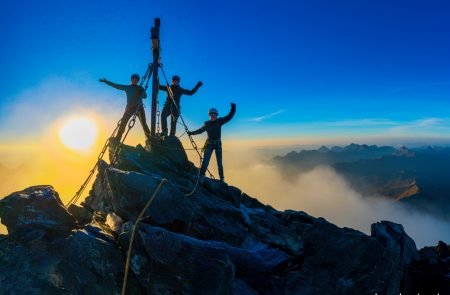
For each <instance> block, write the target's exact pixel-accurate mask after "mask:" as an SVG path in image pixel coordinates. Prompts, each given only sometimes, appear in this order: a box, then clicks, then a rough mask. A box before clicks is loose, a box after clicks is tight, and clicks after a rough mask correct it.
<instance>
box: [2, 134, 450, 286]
mask: <svg viewBox="0 0 450 295" xmlns="http://www.w3.org/2000/svg"><path fill="white" fill-rule="evenodd" d="M181 147H182V146H181V143H180V142H179V141H178V139H176V138H170V137H169V138H167V139H166V140H165V141H164V142H161V144H160V146H154V147H152V149H151V150H150V149H148V148H144V147H141V146H137V147H135V148H134V147H130V146H124V147H123V148H122V151H121V154H120V156H119V161H118V164H117V165H116V166H115V167H112V166H110V165H108V164H107V163H106V162H101V163H100V164H99V173H98V175H97V178H96V180H95V182H94V184H93V186H92V189H91V191H90V195H89V196H88V197H87V198H86V200H85V201H84V203H83V206H82V207H78V206H71V207H70V208H69V211H67V210H66V209H65V208H64V207H63V206H62V204H61V201H60V200H59V197H58V195H57V193H56V192H55V191H54V190H53V189H52V188H51V187H50V186H35V187H31V188H28V189H26V190H24V191H21V192H17V193H13V194H11V195H10V196H8V197H6V198H4V199H3V200H1V201H0V217H1V218H2V223H3V224H5V225H6V226H7V227H8V230H9V235H7V236H2V237H0V290H2V291H4V292H6V294H9V293H11V294H16V293H31V294H42V293H45V294H119V293H120V291H121V286H122V282H123V276H124V265H125V260H126V255H127V251H128V250H130V249H128V247H129V242H130V238H131V231H132V228H133V226H134V223H135V222H136V219H137V217H138V215H139V213H140V212H141V210H142V209H143V207H144V206H145V204H146V203H147V201H148V200H149V198H150V197H151V195H152V194H153V192H154V191H155V189H156V187H157V186H158V184H159V182H160V181H161V179H162V178H167V179H168V180H169V181H168V183H167V184H166V185H164V186H163V188H162V189H161V191H160V193H159V194H158V195H157V196H156V198H155V199H154V201H153V202H152V204H151V206H150V208H149V209H148V210H147V212H146V213H145V218H144V219H143V220H142V221H141V223H140V224H139V226H138V227H137V231H136V235H135V239H134V246H133V248H132V249H131V254H132V256H131V257H132V259H131V263H130V274H129V278H128V288H127V293H128V294H376V293H378V294H399V293H400V292H401V291H403V290H408V292H414V291H415V290H419V288H422V289H420V290H422V291H421V292H425V291H423V290H427V289H426V287H423V286H427V285H426V283H425V282H429V281H430V280H429V278H426V277H425V276H426V275H429V272H420V271H418V270H422V269H424V268H421V267H422V266H424V265H425V264H426V263H429V264H427V265H428V266H426V267H429V268H431V269H432V268H433V265H434V264H432V263H434V262H435V261H441V260H442V259H444V260H445V259H447V258H445V257H447V256H445V255H447V254H442V255H444V256H442V255H441V256H442V257H444V258H436V257H440V256H439V255H440V254H436V253H438V252H436V253H435V252H433V251H434V250H432V251H429V250H423V251H424V253H431V254H427V255H425V254H422V253H420V255H419V253H418V252H417V250H416V247H415V244H414V241H412V239H411V238H409V237H408V236H407V234H406V233H405V232H404V230H403V227H402V226H401V225H398V224H394V223H391V222H385V221H383V222H381V223H377V224H374V225H373V226H372V235H371V236H367V235H365V234H363V233H361V232H358V231H356V230H353V229H349V228H339V227H337V226H335V225H333V224H331V223H329V222H327V221H326V220H325V219H323V218H315V217H312V216H310V215H308V214H307V213H305V212H297V211H292V210H286V211H283V212H280V211H277V210H275V209H273V208H272V207H270V206H267V205H264V204H261V203H260V202H259V201H258V200H256V199H254V198H252V197H250V196H248V195H246V194H244V193H242V192H241V191H240V190H239V189H238V188H236V187H233V186H229V185H227V184H224V183H221V182H219V181H216V180H206V181H205V182H204V183H202V184H200V185H199V186H198V188H197V190H196V192H195V194H193V195H192V196H190V197H186V196H185V194H186V193H187V192H190V191H191V190H192V189H193V187H194V185H195V182H196V175H197V174H196V173H197V170H196V168H195V166H194V165H193V164H192V163H190V162H189V161H188V160H187V157H186V154H185V153H184V151H183V150H182V149H181ZM113 148H115V147H113ZM69 212H70V213H69ZM107 216H108V222H107V221H106V219H107ZM111 216H113V217H114V218H112V217H111ZM113 221H114V222H113ZM119 221H120V222H119ZM122 222H123V224H122ZM107 224H109V225H111V227H112V229H113V230H112V229H111V228H109V227H108V225H107ZM120 224H122V226H121V228H120ZM440 249H444V247H443V246H442V245H441V247H440ZM421 251H422V250H421ZM444 252H445V251H444V250H440V252H439V253H444ZM445 253H447V252H445ZM433 259H434V260H433ZM439 259H441V260H439ZM442 263H444V262H442ZM424 267H425V266H424ZM445 275H446V273H445V272H443V271H442V272H439V273H438V274H436V276H437V277H436V278H437V279H442V281H443V282H444V283H442V284H441V285H439V286H441V288H445V286H446V285H445V282H446V281H445ZM417 276H418V278H417ZM420 279H423V280H422V281H423V282H424V283H423V284H420V285H419V284H414V283H416V282H419V281H420ZM447 282H448V279H447ZM424 288H425V289H424ZM433 290H434V289H433ZM442 290H446V289H442Z"/></svg>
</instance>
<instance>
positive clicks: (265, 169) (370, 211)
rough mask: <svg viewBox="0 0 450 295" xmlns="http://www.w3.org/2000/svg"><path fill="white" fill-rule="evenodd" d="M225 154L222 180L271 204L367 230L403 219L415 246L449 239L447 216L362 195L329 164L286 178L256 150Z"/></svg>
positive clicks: (429, 244) (448, 240)
mask: <svg viewBox="0 0 450 295" xmlns="http://www.w3.org/2000/svg"><path fill="white" fill-rule="evenodd" d="M224 155H225V159H226V160H227V159H228V161H226V162H225V176H226V178H227V181H228V182H229V183H230V184H232V185H234V186H237V187H239V188H241V189H242V190H243V191H244V192H245V193H247V194H249V195H250V196H252V197H256V198H258V199H259V200H260V201H261V202H263V203H268V204H270V205H272V206H273V207H275V208H276V209H279V210H285V209H294V210H302V211H305V212H307V213H308V214H311V215H313V216H316V217H319V216H321V217H324V218H325V219H327V220H328V221H330V222H332V223H335V224H336V225H338V226H341V227H344V226H345V227H351V228H355V229H357V230H360V231H362V232H365V233H366V234H369V235H370V225H371V224H372V223H374V222H377V221H380V220H390V221H393V222H396V223H400V224H402V225H403V226H404V228H405V231H406V233H407V234H408V235H409V236H411V237H412V238H413V239H414V240H415V242H416V244H417V247H418V248H421V247H424V246H431V245H436V244H437V242H438V241H439V240H443V241H445V242H447V243H449V242H450V223H449V222H445V221H442V220H440V219H437V218H435V217H433V216H432V215H430V214H426V213H422V212H419V211H415V210H412V211H411V210H407V209H406V208H405V207H403V206H402V204H400V203H397V202H395V201H391V200H388V199H384V198H381V197H370V196H362V195H361V194H360V193H358V192H356V191H354V190H353V189H352V188H351V187H350V185H349V184H348V183H347V182H346V180H345V179H344V178H343V177H342V176H340V175H339V174H337V173H336V171H335V170H333V169H332V168H330V167H317V168H316V169H314V170H312V171H310V172H308V173H304V174H301V175H294V176H293V177H292V178H291V179H286V178H285V177H284V176H283V174H282V173H280V170H279V169H278V168H276V167H275V166H273V165H271V164H270V163H269V162H265V161H263V160H261V155H257V156H255V151H251V150H249V151H247V152H242V151H240V152H237V153H231V152H228V153H227V151H225V154H224ZM212 169H213V170H212V171H213V172H214V171H216V170H214V169H215V168H212Z"/></svg>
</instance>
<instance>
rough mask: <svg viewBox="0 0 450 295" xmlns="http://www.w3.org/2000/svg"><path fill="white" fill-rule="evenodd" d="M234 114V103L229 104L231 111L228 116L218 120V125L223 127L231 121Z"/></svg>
mask: <svg viewBox="0 0 450 295" xmlns="http://www.w3.org/2000/svg"><path fill="white" fill-rule="evenodd" d="M235 113H236V104H235V103H233V102H232V103H231V110H230V112H229V113H228V115H226V116H225V117H223V118H219V119H218V120H220V123H221V124H222V125H223V124H225V123H228V122H229V121H230V120H231V119H233V117H234V114H235Z"/></svg>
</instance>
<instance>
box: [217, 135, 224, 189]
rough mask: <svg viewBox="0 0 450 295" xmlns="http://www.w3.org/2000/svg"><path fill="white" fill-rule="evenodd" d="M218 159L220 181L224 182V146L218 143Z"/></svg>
mask: <svg viewBox="0 0 450 295" xmlns="http://www.w3.org/2000/svg"><path fill="white" fill-rule="evenodd" d="M216 159H217V169H219V177H220V180H221V181H223V180H224V175H223V165H222V144H221V143H220V142H219V143H217V147H216Z"/></svg>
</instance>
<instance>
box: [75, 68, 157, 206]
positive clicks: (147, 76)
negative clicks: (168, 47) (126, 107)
mask: <svg viewBox="0 0 450 295" xmlns="http://www.w3.org/2000/svg"><path fill="white" fill-rule="evenodd" d="M151 67H152V64H151V63H149V64H148V67H147V70H146V71H145V74H144V76H143V77H142V80H141V83H140V84H139V85H140V86H143V85H144V82H145V81H147V83H146V85H145V88H144V89H145V90H147V88H148V82H149V80H150V77H151V75H152V71H151ZM140 106H141V104H139V105H138V106H137V108H136V110H135V111H134V113H133V116H132V118H131V120H130V122H129V123H128V130H127V131H126V133H125V135H124V136H123V139H122V141H121V142H120V144H119V145H118V146H117V147H116V149H115V151H114V153H113V156H112V158H111V164H112V165H114V164H115V160H116V158H117V155H118V154H119V153H120V150H121V146H122V144H123V142H124V141H125V138H126V137H127V135H128V133H129V132H130V130H131V128H133V126H134V124H135V123H136V116H137V113H138V110H139V107H140ZM121 124H122V119H120V120H119V121H118V122H117V125H116V128H115V129H114V131H113V132H112V134H111V136H110V137H109V138H108V139H107V140H106V142H105V144H104V145H103V148H102V150H101V152H100V154H99V155H98V157H97V161H96V162H95V165H94V167H93V168H92V169H91V170H90V171H89V174H88V177H87V178H86V180H85V181H84V182H83V184H82V185H81V187H80V189H79V190H78V191H77V192H76V193H75V195H74V196H73V197H72V199H70V201H69V202H68V203H67V204H66V208H68V207H69V206H70V205H71V204H76V203H77V202H78V200H79V198H80V197H81V195H82V194H83V192H84V190H85V189H86V187H87V185H88V184H89V182H90V181H91V179H92V177H93V176H94V173H95V171H96V170H97V168H98V163H99V162H100V160H102V159H103V156H104V155H105V153H106V150H107V149H108V147H109V146H110V145H111V140H112V139H113V138H114V137H115V136H116V133H117V130H119V127H120V125H121Z"/></svg>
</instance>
